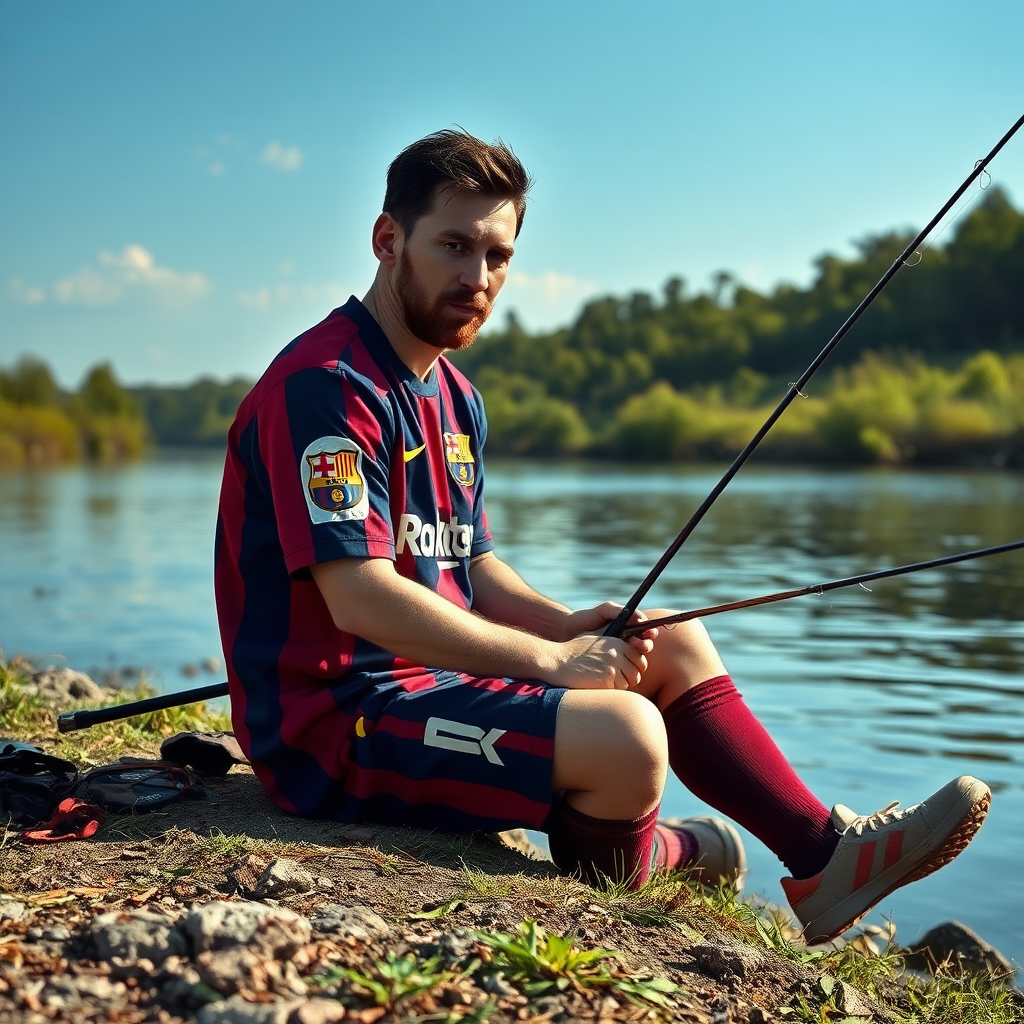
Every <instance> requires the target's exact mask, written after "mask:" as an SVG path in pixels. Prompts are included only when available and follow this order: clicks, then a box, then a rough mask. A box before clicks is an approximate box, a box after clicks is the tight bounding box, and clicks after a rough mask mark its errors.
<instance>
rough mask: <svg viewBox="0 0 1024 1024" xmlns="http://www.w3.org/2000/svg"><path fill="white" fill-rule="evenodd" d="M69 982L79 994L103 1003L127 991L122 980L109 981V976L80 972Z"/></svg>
mask: <svg viewBox="0 0 1024 1024" xmlns="http://www.w3.org/2000/svg"><path fill="white" fill-rule="evenodd" d="M71 984H72V985H74V987H75V988H76V989H77V990H78V994H79V995H80V996H83V997H87V998H89V999H97V1000H99V1001H100V1002H105V1003H110V1002H114V1001H115V1000H118V999H121V998H123V996H124V994H125V992H127V991H128V989H127V987H126V986H125V985H124V984H123V982H120V981H111V980H110V979H109V978H104V977H99V976H96V975H90V974H81V975H79V976H78V977H77V978H73V979H72V980H71Z"/></svg>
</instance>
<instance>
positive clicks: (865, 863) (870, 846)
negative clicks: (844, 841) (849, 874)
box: [853, 839, 878, 892]
mask: <svg viewBox="0 0 1024 1024" xmlns="http://www.w3.org/2000/svg"><path fill="white" fill-rule="evenodd" d="M877 845H878V843H877V842H876V841H875V840H874V839H872V840H871V841H870V842H867V843H865V844H864V845H863V846H862V847H861V848H860V853H859V854H858V856H857V873H856V874H855V875H854V876H853V891H854V892H856V891H857V890H858V889H859V888H860V887H861V886H862V885H867V883H868V880H869V879H870V878H871V866H872V865H873V864H874V862H875V847H876V846H877Z"/></svg>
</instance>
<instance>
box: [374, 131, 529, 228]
mask: <svg viewBox="0 0 1024 1024" xmlns="http://www.w3.org/2000/svg"><path fill="white" fill-rule="evenodd" d="M531 184H533V182H532V180H531V179H530V175H529V174H527V172H526V168H525V167H523V165H522V164H521V163H520V162H519V158H518V157H517V156H516V155H515V153H513V152H512V150H511V149H509V148H508V146H506V145H505V143H504V142H502V141H501V139H499V140H498V141H497V142H496V143H495V144H494V145H493V146H491V145H488V144H487V143H486V142H483V141H482V140H481V139H478V138H476V136H474V135H470V134H469V132H467V131H464V130H461V129H455V128H446V129H444V130H443V131H439V132H434V133H433V134H432V135H428V136H427V137H426V138H423V139H420V140H419V141H418V142H414V143H413V144H412V145H411V146H407V147H406V148H405V149H403V150H402V152H401V153H399V154H398V156H396V157H395V159H394V160H392V162H391V166H390V167H389V168H388V182H387V189H386V191H385V193H384V212H385V213H390V214H391V216H392V217H394V218H395V220H396V221H398V223H399V224H400V225H401V226H402V229H403V230H404V231H405V232H406V234H410V233H411V232H412V229H413V226H414V225H415V223H416V221H418V220H419V219H420V217H422V216H423V215H424V214H425V213H428V212H429V211H430V209H431V208H432V207H433V205H434V199H435V198H436V196H437V193H438V190H439V189H442V188H445V187H447V186H450V187H452V188H455V189H457V190H458V191H460V192H476V193H479V194H480V195H486V196H494V197H495V198H498V199H509V200H511V201H512V203H513V204H514V205H515V208H516V235H517V236H518V235H519V231H520V229H521V228H522V226H523V217H524V216H525V214H526V193H527V192H528V191H529V188H530V185H531Z"/></svg>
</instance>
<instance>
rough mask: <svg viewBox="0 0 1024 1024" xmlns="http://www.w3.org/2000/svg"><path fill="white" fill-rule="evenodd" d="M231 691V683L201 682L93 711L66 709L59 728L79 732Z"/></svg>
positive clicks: (209, 698)
mask: <svg viewBox="0 0 1024 1024" xmlns="http://www.w3.org/2000/svg"><path fill="white" fill-rule="evenodd" d="M227 694H228V684H227V683H210V685H209V686H198V687H196V688H195V689H193V690H182V691H180V692H179V693H161V694H159V695H158V696H156V697H146V698H144V699H143V700H133V701H131V702H130V703H128V704H114V705H112V706H111V707H108V708H95V709H93V710H91V711H65V712H64V713H63V714H61V715H58V716H57V731H58V732H77V731H78V730H79V729H88V728H89V727H90V726H93V725H102V724H104V723H105V722H117V721H120V720H121V719H122V718H133V717H134V716H135V715H145V714H149V713H150V712H151V711H164V710H166V709H167V708H176V707H180V706H181V705H183V704H195V703H196V702H198V701H201V700H213V698H214V697H226V696H227Z"/></svg>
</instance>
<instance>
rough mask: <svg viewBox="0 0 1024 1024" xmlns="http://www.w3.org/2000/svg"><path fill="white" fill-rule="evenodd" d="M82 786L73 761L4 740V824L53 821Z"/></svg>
mask: <svg viewBox="0 0 1024 1024" xmlns="http://www.w3.org/2000/svg"><path fill="white" fill-rule="evenodd" d="M77 782H78V768H77V766H76V765H74V764H73V763H72V762H71V761H65V760H64V758H62V757H54V756H53V755H52V754H44V753H43V752H42V751H41V750H39V749H38V748H36V747H30V746H28V745H27V744H25V743H15V742H13V741H7V740H0V821H6V820H7V819H8V818H10V819H11V821H13V822H14V824H16V825H20V826H31V825H38V824H40V823H42V822H45V821H49V820H50V819H51V818H52V817H53V815H54V813H55V812H56V810H57V805H58V804H59V803H60V802H61V800H63V799H64V798H65V797H66V796H68V795H69V794H70V793H71V791H72V790H73V789H74V788H75V784H76V783H77Z"/></svg>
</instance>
